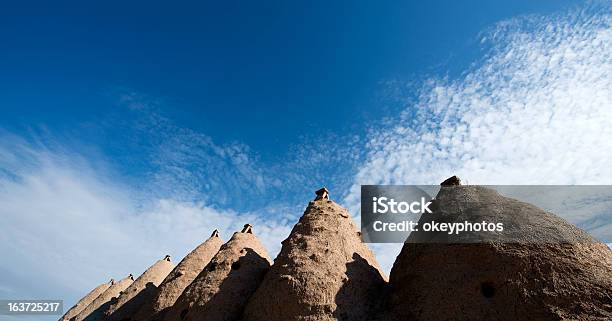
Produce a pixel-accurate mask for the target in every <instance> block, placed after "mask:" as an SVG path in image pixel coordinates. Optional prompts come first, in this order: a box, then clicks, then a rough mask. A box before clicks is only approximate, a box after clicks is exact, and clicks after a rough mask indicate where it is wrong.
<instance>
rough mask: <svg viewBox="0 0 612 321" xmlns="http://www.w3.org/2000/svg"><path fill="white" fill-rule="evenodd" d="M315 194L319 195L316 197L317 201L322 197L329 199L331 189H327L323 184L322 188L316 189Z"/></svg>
mask: <svg viewBox="0 0 612 321" xmlns="http://www.w3.org/2000/svg"><path fill="white" fill-rule="evenodd" d="M315 195H317V197H315V201H318V200H322V199H327V200H328V199H329V190H327V188H326V187H325V186H323V187H322V188H320V189H318V190H316V191H315Z"/></svg>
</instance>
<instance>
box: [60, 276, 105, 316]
mask: <svg viewBox="0 0 612 321" xmlns="http://www.w3.org/2000/svg"><path fill="white" fill-rule="evenodd" d="M114 283H115V280H113V279H111V280H110V282H107V283H103V284H100V285H98V286H97V287H96V288H95V289H93V290H91V292H89V293H87V295H85V296H84V297H83V298H81V299H80V300H79V302H77V303H76V304H75V305H74V306H73V307H72V308H70V309H69V310H68V311H66V313H65V314H64V315H63V316H62V317H61V318H60V321H69V320H70V319H72V318H73V317H74V316H76V315H77V314H79V312H81V311H83V309H85V308H86V307H87V306H88V305H89V304H91V302H93V300H95V299H96V298H97V297H98V296H99V295H100V294H102V292H104V291H106V290H107V289H108V288H109V287H110V286H111V285H113V284H114Z"/></svg>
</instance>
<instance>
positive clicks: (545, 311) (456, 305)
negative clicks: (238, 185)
mask: <svg viewBox="0 0 612 321" xmlns="http://www.w3.org/2000/svg"><path fill="white" fill-rule="evenodd" d="M441 185H442V187H441V190H440V192H439V193H438V195H437V196H436V199H435V201H434V202H436V204H435V206H434V207H435V208H436V209H437V210H434V213H433V215H432V216H428V217H425V216H423V217H421V221H423V220H438V221H445V222H451V221H453V220H457V221H461V220H465V218H466V215H467V216H470V219H472V220H477V219H478V217H479V216H483V215H486V216H487V217H489V218H491V217H498V218H500V217H504V218H508V217H509V216H510V221H511V222H512V224H513V226H514V227H515V230H517V231H520V230H525V231H529V232H528V233H529V234H526V235H525V237H529V235H531V234H534V233H535V234H543V235H540V236H542V237H547V236H550V237H553V236H555V235H557V234H559V233H560V234H563V235H570V236H571V237H572V240H573V242H566V243H562V242H557V243H554V244H553V243H532V242H525V243H510V244H508V243H501V242H500V243H493V242H492V243H483V244H459V242H457V243H453V242H452V240H445V241H447V242H448V243H427V242H423V243H421V242H416V241H415V240H421V239H424V238H427V237H430V236H429V235H424V234H422V235H421V234H419V233H418V232H414V233H412V234H411V236H410V238H412V239H409V240H408V242H406V243H405V244H404V247H403V249H402V251H401V253H400V255H399V256H398V257H397V259H396V261H395V264H394V265H393V269H392V270H391V275H390V279H389V280H387V278H386V277H385V275H384V273H383V272H382V271H381V269H380V267H379V265H378V263H377V262H376V258H375V257H374V255H373V253H372V252H371V251H370V250H369V249H368V247H367V245H366V244H365V243H363V242H362V241H361V235H360V234H359V232H358V230H357V228H356V226H355V224H354V222H353V220H352V218H351V217H350V215H349V213H348V211H347V210H346V209H344V208H342V207H341V206H339V205H338V204H336V203H335V202H333V201H331V200H330V199H329V192H328V191H327V189H325V188H322V189H320V190H318V191H316V192H315V193H316V198H315V200H314V201H311V202H310V203H309V204H308V206H307V208H306V210H305V212H304V214H303V216H302V217H301V218H300V220H299V222H298V223H297V224H296V225H295V226H294V227H293V230H292V231H291V233H290V234H289V237H288V238H287V239H286V240H284V241H283V242H282V248H281V251H280V253H279V255H278V256H277V257H276V259H275V260H274V262H273V264H272V260H271V259H270V256H269V255H268V253H267V251H266V249H265V248H264V247H263V245H262V244H261V242H260V241H259V240H258V238H257V237H256V236H255V235H254V234H253V227H252V226H251V225H249V224H246V225H245V226H244V228H243V230H242V231H240V232H236V233H234V234H233V236H232V237H231V239H230V240H229V241H228V242H226V243H223V241H222V240H221V238H220V237H219V233H218V231H216V230H215V231H214V232H213V233H212V235H211V237H210V238H208V239H207V240H206V241H205V242H204V243H202V244H201V245H199V246H198V247H197V248H195V249H194V250H193V251H192V252H191V253H189V254H188V255H187V256H186V257H185V258H184V259H183V260H182V261H181V262H180V263H179V264H178V265H177V266H176V267H173V265H172V263H171V262H170V257H169V256H166V257H165V258H164V259H162V260H159V261H157V262H156V263H155V264H153V265H152V266H151V267H150V268H149V269H147V270H146V271H145V272H144V273H143V274H142V275H141V276H140V277H139V278H137V279H136V280H134V279H133V277H132V275H129V276H128V277H126V278H124V279H122V280H120V281H118V282H115V281H114V280H111V282H109V283H106V284H102V285H100V286H98V287H96V288H95V289H94V290H92V291H91V292H90V293H89V294H87V295H86V296H85V297H83V298H82V299H81V300H80V301H79V302H78V303H77V304H76V305H75V306H74V307H72V308H71V309H70V310H68V311H67V312H66V314H65V315H64V316H63V317H62V319H60V321H83V320H86V321H97V320H99V321H204V320H210V321H223V320H227V321H239V320H243V321H290V320H303V321H318V320H357V321H360V320H364V321H365V320H489V319H495V320H611V319H612V251H610V249H609V248H608V247H607V246H606V245H605V244H603V243H600V242H597V241H596V240H594V239H592V238H591V237H590V236H589V235H588V234H587V233H586V232H584V231H582V230H580V229H578V228H577V227H575V226H573V225H571V224H569V223H567V222H565V221H563V220H562V219H560V218H558V217H556V216H554V215H553V214H551V213H548V212H545V211H543V210H541V209H539V208H537V207H535V206H533V205H530V204H527V203H522V202H518V201H516V200H513V199H510V198H506V197H503V196H501V195H499V194H498V193H497V192H495V191H493V190H491V189H487V188H484V187H477V186H461V185H460V180H459V179H458V178H457V177H452V178H450V179H448V180H446V181H444V182H443V183H442V184H441ZM547 233H548V234H550V235H546V234H547ZM519 236H520V235H519Z"/></svg>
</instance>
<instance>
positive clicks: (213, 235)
mask: <svg viewBox="0 0 612 321" xmlns="http://www.w3.org/2000/svg"><path fill="white" fill-rule="evenodd" d="M210 237H219V230H217V229H215V230H214V231H213V232H212V234H211V235H210Z"/></svg>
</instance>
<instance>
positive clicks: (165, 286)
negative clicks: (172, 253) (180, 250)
mask: <svg viewBox="0 0 612 321" xmlns="http://www.w3.org/2000/svg"><path fill="white" fill-rule="evenodd" d="M221 245H223V240H221V238H220V237H219V232H218V231H217V230H215V231H214V232H213V233H212V235H211V236H210V238H208V239H207V240H206V241H204V243H202V244H200V245H199V246H198V247H196V248H195V249H194V250H193V251H191V253H189V254H187V256H185V258H184V259H183V260H182V261H181V263H179V264H178V265H177V266H176V267H175V268H174V270H172V272H170V274H168V276H167V277H166V278H165V279H164V281H163V282H162V283H161V284H160V285H159V287H158V291H157V294H156V295H155V297H154V298H153V300H152V301H151V302H149V303H147V304H145V305H144V306H143V307H142V308H141V309H140V311H139V312H138V313H137V314H136V315H135V316H134V318H132V321H159V320H161V319H162V318H163V315H164V312H165V311H166V310H167V309H168V308H170V307H171V306H172V305H174V303H175V302H176V299H178V297H179V296H180V295H181V293H183V291H184V290H185V288H186V287H187V286H188V285H189V284H191V282H192V281H193V280H194V279H195V278H196V277H197V276H198V274H200V272H202V270H203V269H204V267H205V266H206V265H207V264H208V262H210V260H211V259H212V258H213V256H214V255H215V254H217V252H218V251H219V248H221Z"/></svg>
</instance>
